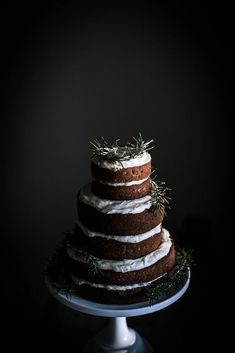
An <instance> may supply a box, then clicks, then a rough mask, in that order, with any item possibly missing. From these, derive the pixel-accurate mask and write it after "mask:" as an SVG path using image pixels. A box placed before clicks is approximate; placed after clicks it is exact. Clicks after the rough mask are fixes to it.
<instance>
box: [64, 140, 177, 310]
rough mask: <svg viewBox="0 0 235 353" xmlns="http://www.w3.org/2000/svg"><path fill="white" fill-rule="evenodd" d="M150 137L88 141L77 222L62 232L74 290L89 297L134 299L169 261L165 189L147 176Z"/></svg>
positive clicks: (169, 265) (112, 300) (168, 267)
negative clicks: (86, 177) (86, 179)
mask: <svg viewBox="0 0 235 353" xmlns="http://www.w3.org/2000/svg"><path fill="white" fill-rule="evenodd" d="M151 143H152V141H149V142H144V141H143V139H142V137H141V135H139V137H138V138H137V139H135V138H134V140H133V143H128V144H127V145H126V146H119V144H118V141H115V142H114V143H108V142H106V141H105V140H104V139H101V140H95V141H94V142H93V143H92V144H91V147H92V151H93V155H92V158H91V174H92V178H93V179H92V182H91V183H89V184H87V185H85V186H84V187H82V188H81V189H80V191H79V192H78V196H77V204H78V221H77V223H76V227H75V229H74V230H73V232H72V233H71V234H69V236H68V237H67V267H68V270H69V273H70V275H71V278H72V280H73V282H74V284H75V285H76V290H77V292H78V293H79V294H80V295H82V296H84V297H86V298H88V299H92V300H94V301H99V302H106V303H117V304H118V303H129V302H135V301H137V300H139V299H140V298H141V297H143V296H144V290H145V289H146V287H148V286H149V285H150V284H151V283H154V282H155V281H157V279H158V278H159V277H161V276H163V275H164V274H165V273H168V272H169V271H170V270H171V269H172V268H173V266H174V264H175V249H174V245H173V242H172V240H171V237H170V234H169V232H168V231H167V230H166V229H164V228H163V227H162V221H163V218H164V214H165V207H166V205H167V202H168V201H167V197H166V195H165V191H166V188H165V187H164V186H163V185H162V184H161V183H158V182H156V181H154V180H152V179H151V177H150V175H151V155H150V153H149V150H150V149H151V148H152V147H150V146H151Z"/></svg>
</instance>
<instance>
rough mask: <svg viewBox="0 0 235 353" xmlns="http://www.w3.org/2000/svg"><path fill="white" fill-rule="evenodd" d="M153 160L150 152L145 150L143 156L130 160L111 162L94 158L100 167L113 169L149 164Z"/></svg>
mask: <svg viewBox="0 0 235 353" xmlns="http://www.w3.org/2000/svg"><path fill="white" fill-rule="evenodd" d="M150 161H151V156H150V154H149V153H148V152H144V153H143V154H142V155H141V156H138V157H135V158H132V159H129V160H128V161H122V162H113V163H111V162H109V161H106V160H102V159H95V158H93V159H92V162H93V163H95V164H96V165H98V167H100V168H105V169H110V170H113V171H117V170H121V169H124V168H133V167H139V166H141V165H144V164H147V163H149V162H150Z"/></svg>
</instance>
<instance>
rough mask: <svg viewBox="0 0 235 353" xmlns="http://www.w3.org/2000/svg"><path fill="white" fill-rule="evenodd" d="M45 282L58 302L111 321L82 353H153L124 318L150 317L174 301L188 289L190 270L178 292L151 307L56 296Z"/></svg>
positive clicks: (143, 303) (53, 290)
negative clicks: (110, 303) (148, 315)
mask: <svg viewBox="0 0 235 353" xmlns="http://www.w3.org/2000/svg"><path fill="white" fill-rule="evenodd" d="M46 282H47V287H48V289H49V292H50V293H51V294H52V295H53V297H55V298H56V299H57V300H58V301H59V302H60V303H62V304H64V305H66V306H68V307H70V308H72V309H74V310H77V311H80V312H83V313H86V314H90V315H95V316H105V317H109V318H110V319H109V324H108V326H107V327H106V328H105V329H103V330H102V331H101V332H99V333H98V334H97V335H96V336H95V337H94V338H93V339H91V340H90V341H88V343H87V344H86V345H85V347H84V349H83V351H82V352H83V353H114V352H115V353H153V350H152V348H151V346H150V344H149V343H148V342H147V341H146V340H145V339H144V338H143V337H141V336H140V335H139V334H138V333H137V332H136V331H134V330H133V329H131V328H129V327H128V326H127V321H126V318H127V317H131V316H140V315H146V314H150V313H153V312H155V311H158V310H161V309H163V308H166V307H167V306H169V305H171V304H173V303H174V302H176V301H177V300H178V299H179V298H180V297H181V296H182V295H183V294H184V293H185V292H186V290H187V288H188V286H189V282H190V269H189V270H188V277H187V280H186V282H185V284H184V285H183V286H182V288H181V289H180V290H179V291H178V292H176V293H175V294H174V295H170V296H169V297H167V298H166V299H164V300H162V301H160V302H158V303H157V304H153V305H150V303H149V301H146V302H139V303H136V304H129V305H109V304H99V303H96V302H93V301H90V300H86V299H84V298H82V297H79V296H78V295H76V294H71V295H69V296H68V295H67V296H66V295H65V294H63V293H58V292H57V291H56V289H55V288H54V287H53V286H52V285H51V284H50V282H49V281H48V280H47V281H46Z"/></svg>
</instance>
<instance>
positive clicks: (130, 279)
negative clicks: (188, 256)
mask: <svg viewBox="0 0 235 353" xmlns="http://www.w3.org/2000/svg"><path fill="white" fill-rule="evenodd" d="M174 263H175V249H174V246H173V245H172V246H171V248H170V251H169V253H168V254H167V255H166V256H164V257H163V258H162V259H161V260H159V261H157V262H156V263H154V264H153V265H151V266H148V267H146V268H143V269H141V270H135V271H129V272H123V273H122V272H115V271H112V270H101V271H97V273H91V272H90V270H89V265H87V264H85V263H81V262H78V261H75V260H73V259H71V258H70V257H68V264H67V265H68V269H69V272H70V273H72V274H73V275H75V276H76V277H77V278H79V279H84V280H87V281H90V282H94V283H101V284H113V285H115V284H116V285H130V284H135V283H142V282H149V281H152V280H154V279H155V278H157V277H160V276H161V275H163V274H164V273H166V272H169V271H170V270H171V269H172V267H173V266H174Z"/></svg>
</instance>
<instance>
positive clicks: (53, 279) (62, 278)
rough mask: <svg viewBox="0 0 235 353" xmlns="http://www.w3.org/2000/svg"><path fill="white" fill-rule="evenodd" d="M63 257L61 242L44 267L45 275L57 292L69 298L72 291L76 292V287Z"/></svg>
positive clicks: (64, 255) (63, 250)
mask: <svg viewBox="0 0 235 353" xmlns="http://www.w3.org/2000/svg"><path fill="white" fill-rule="evenodd" d="M65 258H66V248H65V242H63V243H62V244H61V245H59V246H58V248H57V249H56V251H55V253H54V254H53V256H51V258H50V259H49V261H48V263H47V265H46V268H45V276H46V278H47V280H48V281H49V282H50V283H51V285H52V286H53V288H55V290H56V291H57V293H61V294H65V296H66V298H68V299H71V295H72V293H75V292H76V289H75V288H76V287H75V284H74V283H73V282H72V279H71V276H70V275H69V273H68V271H66V269H65V266H64V264H65V261H66V259H65Z"/></svg>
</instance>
